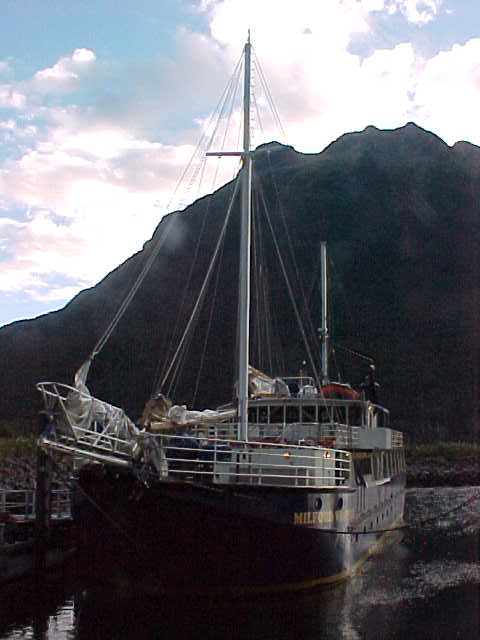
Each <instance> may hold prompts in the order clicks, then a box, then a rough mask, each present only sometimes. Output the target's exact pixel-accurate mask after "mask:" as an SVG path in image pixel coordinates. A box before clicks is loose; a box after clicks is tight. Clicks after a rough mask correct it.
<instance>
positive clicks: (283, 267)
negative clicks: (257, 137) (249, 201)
mask: <svg viewBox="0 0 480 640" xmlns="http://www.w3.org/2000/svg"><path fill="white" fill-rule="evenodd" d="M260 196H261V200H262V203H263V207H264V213H265V217H266V219H267V222H268V226H269V228H270V233H271V235H272V239H273V244H274V247H275V251H276V253H277V258H278V261H279V263H280V267H281V270H282V274H283V277H284V279H285V284H286V286H287V291H288V294H289V296H290V301H291V303H292V306H293V310H294V313H295V317H296V319H297V323H298V326H299V329H300V333H301V336H302V339H303V342H304V346H305V349H306V351H307V355H308V359H309V361H310V366H311V367H312V372H313V376H314V378H315V382H316V383H317V386H320V378H319V375H318V371H317V368H316V366H315V361H314V359H313V354H312V351H311V349H310V344H309V342H308V340H307V336H306V334H305V330H304V327H303V323H302V318H301V316H300V313H299V311H298V307H297V304H296V302H295V297H294V295H293V289H292V285H291V283H290V279H289V277H288V274H287V270H286V268H285V263H284V261H283V258H282V255H281V252H280V246H279V244H278V240H277V237H276V235H275V231H274V228H273V225H272V221H271V219H270V215H269V213H268V208H267V204H266V200H265V195H264V193H263V189H262V188H260Z"/></svg>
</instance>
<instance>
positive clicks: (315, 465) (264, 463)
mask: <svg viewBox="0 0 480 640" xmlns="http://www.w3.org/2000/svg"><path fill="white" fill-rule="evenodd" d="M152 439H154V440H155V443H156V445H157V447H156V454H157V459H156V460H155V461H152V462H153V464H154V466H155V468H156V469H157V471H158V473H159V476H160V479H162V480H165V481H173V482H195V481H197V482H207V483H211V484H218V485H222V484H230V485H262V486H276V487H315V488H330V489H334V488H338V487H344V488H345V486H346V485H348V484H349V479H350V467H351V464H350V454H349V452H348V451H343V450H340V449H332V448H327V447H316V446H302V445H292V444H276V443H267V442H261V441H259V442H251V441H249V442H245V441H240V440H225V439H219V440H211V439H203V438H197V437H193V436H191V435H178V436H171V435H163V434H162V435H157V434H156V435H155V436H152ZM158 456H159V457H158Z"/></svg>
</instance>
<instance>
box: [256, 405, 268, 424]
mask: <svg viewBox="0 0 480 640" xmlns="http://www.w3.org/2000/svg"><path fill="white" fill-rule="evenodd" d="M258 421H259V422H261V423H262V424H266V423H268V407H259V408H258Z"/></svg>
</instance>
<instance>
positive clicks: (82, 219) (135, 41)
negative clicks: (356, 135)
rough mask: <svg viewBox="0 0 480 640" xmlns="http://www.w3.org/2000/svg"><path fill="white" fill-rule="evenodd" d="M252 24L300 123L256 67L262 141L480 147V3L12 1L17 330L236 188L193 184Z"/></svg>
mask: <svg viewBox="0 0 480 640" xmlns="http://www.w3.org/2000/svg"><path fill="white" fill-rule="evenodd" d="M249 29H250V31H251V38H252V44H253V47H254V51H255V60H258V61H259V64H260V65H261V68H262V70H263V73H264V75H265V77H266V78H267V82H268V86H269V89H270V92H271V94H272V96H273V100H274V102H275V106H276V109H277V111H278V113H279V114H280V118H281V121H282V125H283V129H278V128H276V129H275V128H274V127H273V119H272V120H271V121H270V120H268V119H267V118H264V117H263V116H262V113H263V109H264V108H265V109H266V106H267V103H268V100H267V99H266V96H265V94H264V93H263V94H262V91H261V89H262V86H261V85H262V83H261V78H260V76H259V75H258V72H257V71H255V70H254V72H256V73H257V77H256V79H255V77H254V80H253V82H254V84H253V93H254V95H255V96H256V110H255V114H256V117H255V114H253V115H254V117H253V140H252V143H253V146H256V145H258V144H261V143H263V142H267V141H269V140H273V139H275V140H279V141H281V142H283V143H285V144H290V145H292V146H293V147H295V149H297V150H298V151H301V152H308V153H317V152H320V151H321V150H322V149H324V148H325V147H326V146H327V145H328V144H329V143H330V142H332V141H333V140H335V139H336V138H338V137H339V136H340V135H342V134H343V133H346V132H349V131H360V130H363V129H364V128H365V127H367V126H369V125H375V126H377V127H379V128H385V129H391V128H395V127H399V126H402V125H404V124H405V123H406V122H409V121H413V122H416V123H417V124H418V125H420V126H422V127H424V128H425V129H428V130H429V131H433V132H434V133H436V134H437V135H439V136H440V137H441V138H442V139H443V140H445V142H447V143H448V144H450V145H452V144H454V143H455V142H456V141H459V140H468V141H470V142H472V143H474V144H477V145H480V125H479V116H478V114H479V112H480V2H479V0H296V1H295V2H291V1H287V0H285V1H283V0H223V1H221V0H189V1H187V0H185V1H184V0H94V1H91V0H42V1H41V2H39V1H38V0H0V326H2V325H5V324H8V323H10V322H13V321H15V320H19V319H23V318H32V317H36V316H38V315H40V314H42V313H46V312H49V311H52V310H56V309H59V308H62V307H63V306H64V305H65V304H66V303H67V302H68V301H69V300H70V299H71V298H72V297H73V296H74V295H75V294H76V293H78V292H79V291H80V290H82V289H84V288H86V287H90V286H92V285H94V284H95V283H97V282H98V281H99V280H101V279H102V278H103V277H104V276H105V275H106V274H107V273H108V272H109V271H111V270H112V269H114V268H115V267H116V266H118V265H119V264H120V263H121V262H123V261H124V260H125V259H127V258H128V257H129V256H130V255H132V254H133V253H135V252H136V251H139V250H140V249H141V248H142V246H143V244H144V243H145V242H146V241H147V240H148V239H149V238H150V237H151V235H152V233H153V231H154V229H155V227H156V225H157V224H158V223H159V221H160V220H161V218H162V216H163V215H164V214H165V213H167V212H168V211H171V210H175V209H177V208H182V207H183V206H184V205H186V204H188V202H190V201H192V200H194V199H195V197H196V196H197V195H199V194H201V193H204V192H208V191H211V190H212V189H213V188H214V185H215V184H218V182H217V183H214V182H213V179H212V180H211V182H208V185H207V183H206V182H204V183H203V185H202V187H200V190H198V189H197V188H196V189H197V190H195V189H191V188H190V189H188V188H187V189H186V191H185V193H183V192H182V195H179V194H180V192H179V191H175V188H176V185H177V182H178V180H179V178H180V176H181V175H182V173H183V171H184V167H185V165H186V164H187V163H188V161H189V160H190V158H191V156H192V154H193V153H194V150H195V147H196V144H197V142H198V141H199V139H201V137H202V134H203V135H205V134H206V133H207V132H208V131H209V128H208V127H209V118H210V114H211V113H212V112H213V111H214V110H215V108H216V106H217V104H218V100H219V98H220V96H221V94H222V91H223V90H224V88H225V86H226V85H227V83H228V81H229V79H230V77H231V75H232V72H233V70H234V68H235V65H236V64H237V62H238V60H239V57H240V54H241V51H242V47H243V44H244V42H245V40H246V37H247V33H248V30H249ZM239 120H240V117H239V113H238V111H237V110H236V107H235V106H234V108H233V110H232V114H231V121H232V122H234V123H235V122H239ZM230 161H231V159H230ZM235 167H236V168H237V169H238V164H237V165H235ZM235 167H234V168H233V169H231V168H229V169H228V171H230V174H229V177H232V175H233V173H234V172H235V170H236V168H235ZM192 171H193V169H192ZM208 171H209V172H210V173H209V174H208V176H209V180H210V177H211V176H212V175H216V176H217V180H218V174H217V172H216V170H215V169H213V168H210V169H209V170H208ZM193 173H194V171H193ZM192 175H193V174H192ZM220 175H223V174H220ZM227 177H228V176H226V177H224V178H223V179H224V180H225V179H227Z"/></svg>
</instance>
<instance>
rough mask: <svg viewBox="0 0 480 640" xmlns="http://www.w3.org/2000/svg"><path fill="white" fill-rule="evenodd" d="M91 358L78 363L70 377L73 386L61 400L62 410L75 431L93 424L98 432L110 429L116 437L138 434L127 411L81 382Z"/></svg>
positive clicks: (83, 381) (86, 429)
mask: <svg viewBox="0 0 480 640" xmlns="http://www.w3.org/2000/svg"><path fill="white" fill-rule="evenodd" d="M90 365H91V360H87V361H86V362H84V363H83V364H82V366H81V367H80V368H79V370H78V371H77V373H76V374H75V378H74V387H75V390H74V389H71V391H69V392H68V394H67V397H66V399H65V401H64V407H65V412H66V414H67V417H68V420H69V422H70V425H71V426H72V428H73V430H74V432H75V433H76V435H77V436H78V435H81V434H82V433H84V432H85V431H88V430H90V429H92V427H95V428H96V429H97V430H100V431H101V432H102V433H105V432H108V433H113V434H115V435H116V436H117V437H119V438H128V437H130V436H134V435H137V434H138V432H139V431H138V429H137V427H136V426H135V425H134V423H133V422H132V421H131V420H130V418H129V417H128V416H127V414H126V413H125V412H124V411H123V409H120V408H119V407H116V406H114V405H112V404H109V403H108V402H104V401H103V400H98V399H97V398H94V397H93V396H92V395H91V394H90V391H89V390H88V387H87V386H86V384H85V381H86V378H87V375H88V370H89V369H90Z"/></svg>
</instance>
